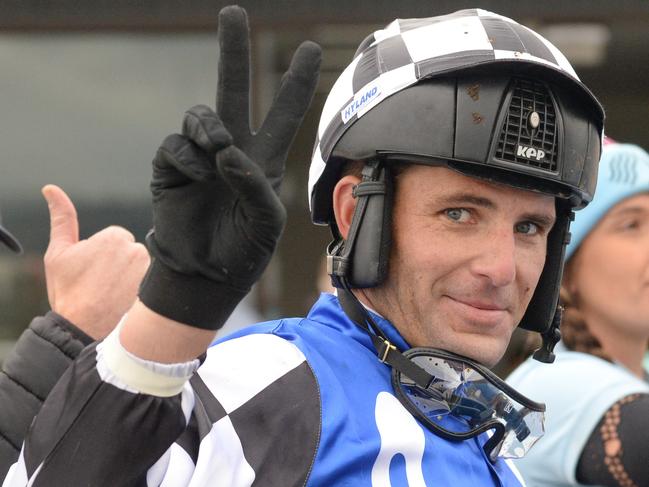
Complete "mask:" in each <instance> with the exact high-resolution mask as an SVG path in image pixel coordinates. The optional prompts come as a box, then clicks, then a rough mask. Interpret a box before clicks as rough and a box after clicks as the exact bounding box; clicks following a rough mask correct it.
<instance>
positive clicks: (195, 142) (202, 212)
mask: <svg viewBox="0 0 649 487" xmlns="http://www.w3.org/2000/svg"><path fill="white" fill-rule="evenodd" d="M219 46H220V50H221V51H220V60H219V86H218V90H217V100H216V113H215V112H214V111H213V110H211V109H210V108H209V107H206V106H204V105H199V106H195V107H193V108H191V109H190V110H189V111H187V112H186V113H185V118H184V120H183V128H182V135H178V134H174V135H170V136H169V137H167V138H166V139H165V140H164V142H163V143H162V146H161V147H160V149H159V150H158V152H157V154H156V156H155V158H154V160H153V179H152V181H151V191H152V193H153V229H152V230H151V232H149V235H148V236H147V245H148V247H149V250H150V252H151V255H152V257H153V260H152V263H151V266H150V268H149V271H148V272H147V275H146V276H145V278H144V281H143V283H142V286H141V288H140V299H141V300H142V302H143V303H144V304H145V305H146V306H147V307H149V308H150V309H152V310H154V311H156V312H157V313H160V314H162V315H163V316H166V317H168V318H171V319H173V320H176V321H179V322H182V323H186V324H188V325H192V326H195V327H199V328H205V329H218V328H220V327H221V326H222V325H223V323H224V322H225V320H226V319H227V318H228V316H229V315H230V314H231V313H232V310H233V309H234V308H235V306H236V305H237V303H238V302H239V301H240V300H241V299H242V298H243V297H244V296H245V294H246V293H247V292H248V291H249V290H250V287H251V286H252V284H254V283H255V281H257V280H258V279H259V277H260V276H261V274H262V272H263V271H264V269H265V268H266V266H267V264H268V262H269V261H270V258H271V256H272V254H273V251H274V249H275V246H276V244H277V241H278V239H279V237H280V235H281V233H282V230H283V228H284V223H285V221H286V210H285V209H284V207H283V205H282V203H281V202H280V200H279V197H278V195H277V193H278V191H279V188H280V185H281V182H282V177H283V174H284V163H285V160H286V155H287V153H288V149H289V147H290V145H291V142H292V140H293V138H294V136H295V133H296V132H297V130H298V128H299V126H300V123H301V121H302V118H303V116H304V113H305V112H306V110H307V108H308V106H309V103H310V101H311V98H312V96H313V92H314V91H315V87H316V84H317V79H318V70H319V65H320V57H321V52H320V47H319V46H318V45H317V44H314V43H312V42H305V43H303V44H302V45H301V46H300V47H299V48H298V50H297V51H296V52H295V55H294V56H293V60H292V61H291V66H290V67H289V69H288V71H287V72H286V73H285V74H284V77H283V78H282V82H281V85H280V87H279V90H278V92H277V95H276V98H275V100H274V102H273V105H272V107H271V108H270V111H269V113H268V115H267V116H266V119H265V121H264V122H263V124H262V126H261V128H260V129H259V131H258V132H257V133H251V129H250V121H249V104H250V100H249V88H250V87H249V84H250V80H249V76H250V72H249V71H250V68H249V66H250V63H249V55H250V54H249V41H248V22H247V16H246V12H245V11H244V10H243V9H242V8H240V7H226V8H224V9H223V10H221V12H220V14H219Z"/></svg>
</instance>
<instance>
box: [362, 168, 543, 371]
mask: <svg viewBox="0 0 649 487" xmlns="http://www.w3.org/2000/svg"><path fill="white" fill-rule="evenodd" d="M554 221H555V205H554V198H553V197H551V196H547V195H541V194H537V193H532V192H530V191H523V190H519V189H514V188H511V187H508V186H504V185H499V184H493V183H488V182H484V181H480V180H478V179H474V178H470V177H467V176H464V175H461V174H459V173H457V172H454V171H451V170H449V169H446V168H442V167H428V166H421V165H413V166H411V167H409V168H407V169H406V170H405V171H404V172H403V173H402V174H401V175H400V176H399V178H398V182H397V189H396V193H395V205H394V212H393V244H392V252H391V257H390V263H389V265H390V267H389V275H388V279H387V280H386V282H385V283H384V284H382V285H381V286H379V287H377V288H373V289H366V290H364V295H365V297H366V298H367V300H368V301H369V305H370V306H372V307H373V308H374V309H376V310H377V311H378V312H379V313H381V314H382V315H383V316H385V317H386V318H388V319H389V320H390V321H391V322H392V323H393V324H394V325H395V326H396V327H397V328H398V329H399V331H400V332H401V333H402V335H403V337H404V338H405V339H406V340H407V341H408V342H409V343H410V345H411V346H428V347H436V348H442V349H445V350H448V351H451V352H455V353H459V354H461V355H465V356H467V357H470V358H473V359H474V360H478V361H480V362H482V363H483V364H485V365H488V366H491V365H494V364H495V363H496V362H497V361H498V360H499V359H500V358H501V356H502V354H503V353H504V351H505V348H506V347H507V344H508V343H509V339H510V336H511V333H512V331H513V330H514V328H515V327H516V326H517V324H518V323H519V321H520V320H521V318H522V317H523V314H524V312H525V309H526V308H527V305H528V304H529V301H530V299H531V298H532V294H533V293H534V289H535V287H536V284H537V282H538V279H539V277H540V275H541V271H542V270H543V266H544V263H545V255H546V241H547V236H548V233H549V231H550V229H551V228H552V225H553V224H554Z"/></svg>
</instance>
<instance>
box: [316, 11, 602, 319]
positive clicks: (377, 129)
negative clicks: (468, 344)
mask: <svg viewBox="0 0 649 487" xmlns="http://www.w3.org/2000/svg"><path fill="white" fill-rule="evenodd" d="M603 123H604V112H603V109H602V107H601V105H600V104H599V102H598V101H597V99H596V98H595V97H594V95H593V94H592V93H591V92H590V90H589V89H588V88H587V87H586V86H585V85H584V84H583V83H582V82H581V81H580V80H579V78H578V77H577V75H576V73H575V71H574V70H573V68H572V66H571V65H570V63H569V62H568V60H567V59H566V58H565V56H564V55H563V54H562V53H561V52H560V51H559V50H558V49H557V48H556V47H555V46H553V45H552V44H551V43H550V42H549V41H548V40H546V39H545V38H543V37H542V36H541V35H539V34H537V33H536V32H534V31H533V30H531V29H529V28H527V27H525V26H522V25H520V24H518V23H517V22H515V21H513V20H511V19H509V18H507V17H503V16H501V15H497V14H494V13H491V12H487V11H485V10H481V9H470V10H461V11H458V12H455V13H452V14H449V15H443V16H438V17H430V18H422V19H398V20H395V21H394V22H392V23H390V24H389V25H388V26H387V27H386V28H384V29H382V30H378V31H376V32H374V33H373V34H371V35H370V36H368V37H367V38H366V39H365V40H364V41H363V43H361V45H360V47H359V48H358V51H357V53H356V56H355V57H354V60H353V61H352V62H351V64H350V65H349V66H347V68H346V69H345V70H344V71H343V73H342V74H341V75H340V77H339V78H338V80H337V81H336V83H335V84H334V86H333V88H332V89H331V92H330V94H329V96H328V98H327V100H326V102H325V105H324V108H323V111H322V116H321V119H320V124H319V127H318V136H317V140H316V144H315V148H314V151H313V158H312V162H311V168H310V171H309V202H310V208H311V216H312V220H313V221H314V223H317V224H330V225H333V226H334V227H335V221H334V217H333V211H332V193H333V187H334V186H335V184H336V182H337V181H338V179H339V178H340V170H341V167H342V166H343V165H344V163H345V162H347V161H350V160H365V161H376V160H379V161H383V162H382V163H381V164H382V165H383V166H384V167H385V168H387V170H388V172H389V165H390V164H389V162H390V161H400V162H411V163H420V164H430V165H444V166H447V167H449V168H451V169H454V170H457V171H460V172H462V173H464V174H468V175H471V176H474V177H479V178H484V179H488V180H493V181H497V182H501V183H504V184H509V185H511V186H515V187H519V188H523V189H528V190H532V191H539V192H543V193H547V194H551V195H553V196H556V197H557V217H558V220H557V224H556V225H555V227H554V229H553V231H552V233H551V235H550V239H549V242H548V257H547V261H546V265H545V268H544V270H543V274H542V276H541V279H540V282H539V285H538V287H537V291H536V293H535V295H534V297H533V299H532V301H531V303H530V306H529V307H528V310H527V314H526V315H525V317H524V318H523V320H522V321H521V324H520V326H522V327H524V328H526V329H530V330H534V331H539V332H546V331H548V330H549V328H550V326H551V323H552V321H553V317H554V314H555V313H554V311H555V308H556V305H557V302H558V291H559V283H560V279H561V273H562V267H563V254H564V249H565V241H566V240H567V239H568V238H569V233H568V226H569V220H570V217H571V215H572V211H573V210H575V209H578V208H580V207H583V206H584V205H586V204H587V203H588V202H589V201H590V200H591V199H592V197H593V193H594V190H595V184H596V181H597V165H598V161H599V155H600V151H601V137H602V131H603ZM368 174H369V172H368ZM388 177H389V176H388ZM366 197H367V198H374V197H375V195H370V194H368V195H366ZM376 197H378V196H376ZM359 201H360V200H359ZM382 207H383V208H384V209H385V211H389V210H390V208H391V206H390V203H389V202H388V203H387V204H385V205H382ZM359 218H360V219H361V220H363V219H367V218H368V216H367V215H365V216H361V217H359ZM370 219H371V218H370ZM387 220H388V219H386V218H381V217H375V218H374V219H373V222H374V223H373V225H374V226H377V225H378V226H382V225H384V224H385V222H386V221H387ZM358 225H359V226H361V227H362V222H361V223H359V224H358ZM359 232H360V233H363V232H362V231H360V230H359ZM366 233H367V232H366ZM370 233H372V232H370ZM374 234H375V235H376V232H374ZM379 234H380V236H379V239H380V240H382V242H378V243H377V245H378V247H377V248H378V251H377V253H376V256H375V257H373V259H374V261H375V262H374V261H372V262H370V263H369V264H367V263H364V266H365V267H367V265H369V266H370V267H372V266H374V267H375V268H376V269H377V273H375V274H376V275H375V276H373V277H372V276H370V278H367V279H366V278H364V277H359V278H358V279H356V278H355V277H354V276H353V275H350V274H349V272H348V269H349V267H350V266H352V265H353V263H354V261H355V260H358V259H359V258H360V257H361V256H360V254H361V253H363V252H365V251H366V248H367V243H360V244H359V243H357V242H349V239H348V242H346V243H340V245H337V246H332V248H331V249H330V250H331V252H330V253H332V255H334V256H338V257H339V258H342V259H343V260H346V262H344V263H343V265H342V266H339V270H338V274H340V273H342V274H345V273H347V280H348V283H349V284H350V285H351V287H371V286H375V285H377V284H379V283H380V282H381V280H382V279H383V278H384V277H385V274H386V272H387V257H388V252H387V247H388V246H389V235H388V234H389V229H383V231H382V232H379ZM358 238H360V237H358ZM386 242H387V243H386ZM345 246H346V247H347V248H346V249H345V250H343V249H344V247H345ZM352 246H356V247H357V248H356V249H352V248H350V247H352ZM331 270H332V274H333V275H334V282H336V279H335V276H336V273H337V271H336V269H335V266H332V269H331ZM361 274H362V272H361Z"/></svg>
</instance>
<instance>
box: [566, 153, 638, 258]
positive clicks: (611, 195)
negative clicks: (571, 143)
mask: <svg viewBox="0 0 649 487" xmlns="http://www.w3.org/2000/svg"><path fill="white" fill-rule="evenodd" d="M639 193H649V154H647V152H646V151H645V150H644V149H642V148H640V147H638V146H637V145H633V144H618V143H615V142H606V141H605V142H604V148H603V150H602V158H601V159H600V161H599V173H598V175H597V190H596V191H595V197H594V198H593V201H591V202H590V203H589V204H588V206H587V207H586V208H584V209H583V210H581V211H578V212H577V213H576V216H575V221H574V222H573V223H572V224H571V225H570V233H571V234H572V238H571V239H570V244H569V245H568V247H567V248H566V259H569V258H570V257H571V256H572V255H573V254H574V253H575V251H576V250H577V248H578V247H579V245H580V244H581V243H582V242H583V240H584V238H586V235H588V234H589V233H590V232H591V230H593V228H595V226H596V225H597V223H598V222H599V221H600V220H601V219H602V218H603V217H604V216H605V215H606V213H608V211H609V210H610V209H611V208H613V207H614V206H615V205H617V204H618V203H621V202H622V201H623V200H625V199H627V198H630V197H632V196H635V195H636V194H639Z"/></svg>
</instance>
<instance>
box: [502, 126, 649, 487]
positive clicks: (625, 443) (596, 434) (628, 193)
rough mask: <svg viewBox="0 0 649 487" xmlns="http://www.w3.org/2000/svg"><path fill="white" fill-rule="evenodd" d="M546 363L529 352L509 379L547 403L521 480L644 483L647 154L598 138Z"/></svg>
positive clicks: (648, 468) (648, 395) (648, 427)
mask: <svg viewBox="0 0 649 487" xmlns="http://www.w3.org/2000/svg"><path fill="white" fill-rule="evenodd" d="M571 232H572V241H571V242H570V245H569V246H568V248H567V251H566V255H567V259H568V260H567V264H566V268H565V272H564V277H563V282H562V288H561V302H562V304H563V306H564V307H565V311H564V315H563V322H562V325H561V330H562V331H561V336H562V340H561V342H560V343H559V344H558V346H557V349H556V350H557V359H556V361H555V363H554V364H553V365H552V366H546V365H543V364H540V363H538V362H536V361H534V360H531V359H528V360H527V361H526V362H524V363H523V364H522V365H521V366H520V367H518V368H517V369H516V370H515V371H514V372H513V373H512V375H511V376H510V377H509V378H508V382H509V383H510V384H511V385H512V386H514V387H516V388H517V389H518V390H519V391H521V392H523V393H524V394H526V395H528V396H529V397H532V398H535V399H538V400H543V401H544V402H546V405H547V427H546V434H545V437H544V438H542V439H541V440H540V441H539V442H538V444H537V445H536V446H535V448H534V449H533V450H532V451H531V452H530V454H529V455H528V456H526V457H525V458H523V459H520V460H518V461H517V462H516V464H517V466H518V467H519V468H520V470H521V472H522V473H523V475H524V477H525V479H526V481H527V482H528V486H529V487H540V486H557V487H558V486H573V485H604V486H615V487H634V486H637V487H640V486H648V485H649V457H648V456H647V452H648V449H647V447H648V446H649V384H648V383H647V373H646V372H645V370H644V368H643V357H644V355H645V352H646V350H647V343H648V341H649V154H647V152H645V151H644V150H643V149H641V148H640V147H638V146H635V145H631V144H618V143H614V142H612V141H610V140H608V139H606V140H605V144H604V150H603V154H602V159H601V161H600V170H599V177H598V182H597V193H596V195H595V198H594V199H593V201H592V202H591V203H590V204H589V205H588V206H587V207H586V208H585V209H584V210H583V211H580V212H578V213H577V216H576V219H575V221H574V223H573V224H572V225H571Z"/></svg>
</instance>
